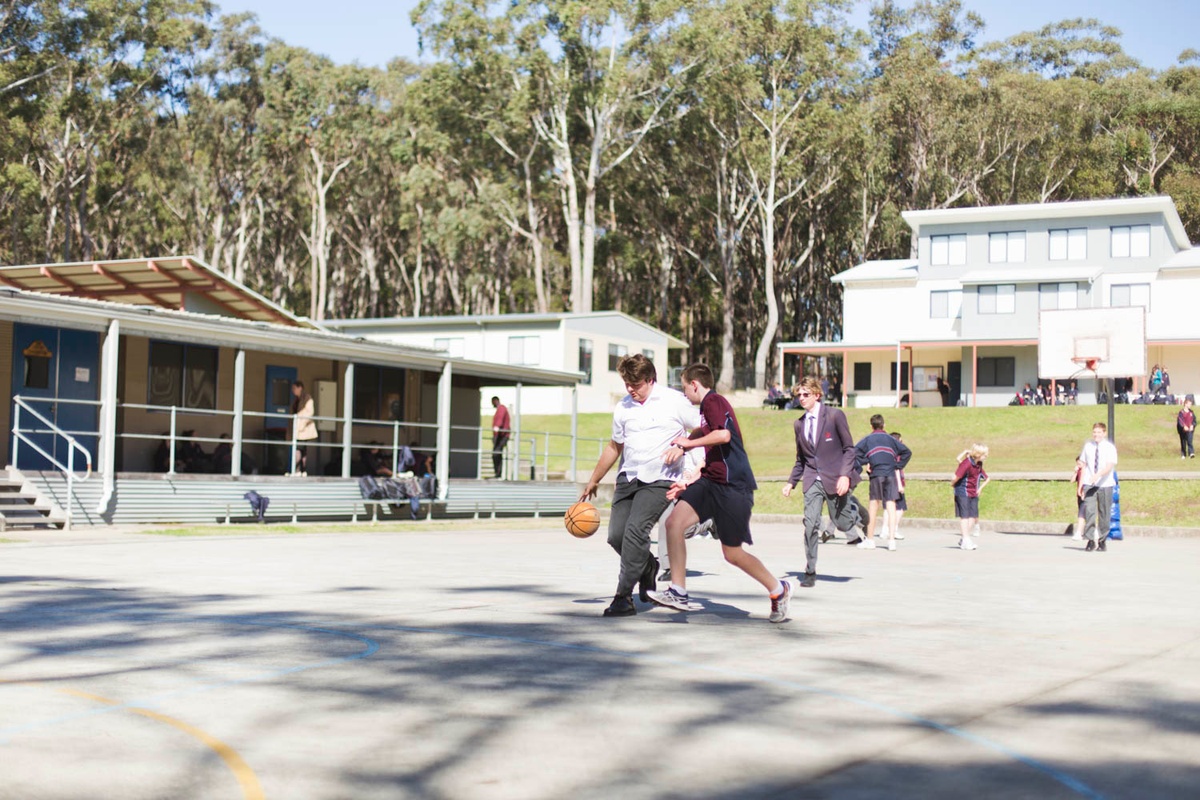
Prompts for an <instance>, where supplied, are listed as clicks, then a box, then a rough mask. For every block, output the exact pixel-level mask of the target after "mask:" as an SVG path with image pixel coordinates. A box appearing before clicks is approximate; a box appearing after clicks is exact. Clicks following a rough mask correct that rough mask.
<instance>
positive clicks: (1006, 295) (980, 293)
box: [975, 283, 1017, 316]
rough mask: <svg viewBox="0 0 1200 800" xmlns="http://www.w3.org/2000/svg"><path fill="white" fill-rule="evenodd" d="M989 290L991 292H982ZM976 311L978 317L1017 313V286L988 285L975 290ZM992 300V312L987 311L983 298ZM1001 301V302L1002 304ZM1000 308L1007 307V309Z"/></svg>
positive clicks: (1010, 284)
mask: <svg viewBox="0 0 1200 800" xmlns="http://www.w3.org/2000/svg"><path fill="white" fill-rule="evenodd" d="M985 289H990V290H991V291H984V290H985ZM975 293H976V296H977V299H976V311H977V313H978V314H979V315H980V316H984V315H987V316H993V315H996V314H1015V313H1017V285H1016V284H1015V283H989V284H984V285H981V286H979V287H977V288H976V290H975ZM988 297H990V298H992V305H993V308H992V310H990V311H989V310H987V309H986V308H985V307H984V306H985V302H984V301H985V298H988ZM1002 301H1003V302H1002ZM1002 306H1008V308H1007V309H1005V308H1002Z"/></svg>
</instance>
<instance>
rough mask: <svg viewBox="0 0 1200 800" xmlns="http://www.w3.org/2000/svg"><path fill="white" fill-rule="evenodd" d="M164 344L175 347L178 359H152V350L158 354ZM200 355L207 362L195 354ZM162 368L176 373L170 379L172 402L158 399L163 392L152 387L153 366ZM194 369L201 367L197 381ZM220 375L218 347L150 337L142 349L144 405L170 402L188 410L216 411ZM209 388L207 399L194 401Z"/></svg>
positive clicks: (176, 406)
mask: <svg viewBox="0 0 1200 800" xmlns="http://www.w3.org/2000/svg"><path fill="white" fill-rule="evenodd" d="M166 348H178V363H171V364H164V363H162V362H159V363H157V364H156V363H155V351H158V353H159V354H160V355H161V354H162V353H163V352H164V350H165V349H166ZM201 355H203V356H205V357H206V360H208V361H209V362H210V363H209V364H199V363H198V357H199V356H201ZM163 368H166V369H169V370H170V371H171V372H172V373H176V374H177V377H175V378H173V379H172V381H171V383H172V386H171V391H172V394H175V397H174V398H172V400H173V402H161V401H162V400H165V399H167V398H166V397H164V393H163V392H155V390H154V387H155V378H154V375H155V370H158V369H163ZM197 369H200V370H201V371H202V378H201V380H200V381H196V379H195V377H194V376H195V374H196V371H197ZM220 377H221V348H219V347H214V346H212V345H206V344H193V343H191V342H173V341H170V340H167V339H151V340H150V342H149V346H148V347H147V349H146V405H148V406H157V407H159V408H169V407H172V406H174V407H175V408H182V409H187V410H188V411H216V410H217V396H218V392H219V389H220V386H219V381H220ZM209 390H211V398H210V400H211V402H210V403H206V404H199V403H197V402H196V401H197V399H200V398H199V397H198V393H200V392H205V393H206V394H207V393H209ZM153 410H158V409H153Z"/></svg>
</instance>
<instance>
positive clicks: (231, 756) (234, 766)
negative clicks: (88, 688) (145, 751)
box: [50, 686, 266, 800]
mask: <svg viewBox="0 0 1200 800" xmlns="http://www.w3.org/2000/svg"><path fill="white" fill-rule="evenodd" d="M50 688H52V689H54V691H56V692H62V693H63V694H69V695H73V696H75V697H80V698H83V699H84V700H92V701H94V702H97V703H102V704H104V705H109V706H119V705H121V703H119V702H117V701H116V700H112V699H110V698H107V697H101V696H100V695H98V694H92V693H91V692H84V691H80V690H79V689H69V688H65V687H61V686H55V687H50ZM125 710H126V711H131V712H133V713H134V714H140V715H141V716H143V717H147V718H149V719H153V720H157V721H158V722H165V723H166V724H168V725H170V726H172V727H173V728H177V729H178V730H181V731H183V732H184V733H186V734H188V735H189V736H192V737H193V738H195V739H198V740H200V741H201V742H203V743H204V744H205V745H207V746H208V747H209V748H210V749H211V750H212V751H213V752H214V753H216V754H217V755H218V756H220V757H221V760H222V761H224V762H225V766H227V767H229V770H230V772H232V773H233V776H234V777H235V778H237V782H238V785H240V786H241V787H242V797H244V798H245V800H266V794H264V793H263V789H262V785H261V784H260V783H259V782H258V777H257V776H256V775H255V774H254V770H252V769H250V765H249V764H247V763H246V761H245V759H243V758H242V757H241V756H240V755H238V753H237V751H236V750H234V749H233V748H232V747H230V746H229V745H227V744H225V743H224V742H222V741H221V740H220V739H218V738H216V737H215V736H212V735H211V734H208V733H206V732H204V731H202V730H200V729H199V728H197V727H196V726H195V725H189V724H188V723H186V722H184V721H182V720H178V719H175V718H174V717H168V716H167V715H166V714H160V713H158V712H157V711H151V710H150V709H148V708H134V707H133V706H129V707H127V708H126V709H125Z"/></svg>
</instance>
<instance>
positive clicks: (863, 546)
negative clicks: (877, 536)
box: [855, 539, 875, 550]
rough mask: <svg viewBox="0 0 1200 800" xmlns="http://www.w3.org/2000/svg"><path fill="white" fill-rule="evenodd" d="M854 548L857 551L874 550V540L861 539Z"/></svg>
mask: <svg viewBox="0 0 1200 800" xmlns="http://www.w3.org/2000/svg"><path fill="white" fill-rule="evenodd" d="M855 547H857V548H858V549H859V550H874V549H875V540H874V539H863V540H862V541H861V542H859V543H858V544H857V545H855Z"/></svg>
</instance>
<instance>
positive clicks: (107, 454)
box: [13, 319, 121, 514]
mask: <svg viewBox="0 0 1200 800" xmlns="http://www.w3.org/2000/svg"><path fill="white" fill-rule="evenodd" d="M120 348H121V323H120V321H119V320H115V319H114V320H112V321H110V322H109V323H108V333H107V334H105V337H104V347H103V350H102V352H101V354H100V359H101V363H100V452H99V456H100V458H99V463H98V464H97V465H96V468H97V469H98V470H99V471H100V480H101V486H102V487H103V491H102V492H101V493H100V502H99V503H97V504H96V513H97V514H103V513H104V512H105V511H107V510H108V504H109V503H110V502H111V501H112V496H113V493H114V492H115V491H116V487H117V442H118V441H119V440H118V438H117V383H118V378H119V377H120V376H119V375H118V374H117V372H118V370H119V366H118V363H119V355H120ZM13 447H14V449H15V448H16V437H15V436H14V437H13ZM14 463H16V462H15V460H14Z"/></svg>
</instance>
